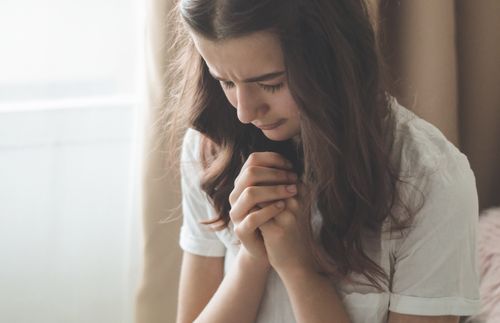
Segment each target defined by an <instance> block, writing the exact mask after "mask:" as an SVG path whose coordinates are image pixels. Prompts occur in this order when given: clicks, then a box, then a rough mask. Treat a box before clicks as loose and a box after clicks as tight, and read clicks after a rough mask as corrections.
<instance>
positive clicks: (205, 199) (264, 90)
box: [167, 0, 478, 323]
mask: <svg viewBox="0 0 500 323" xmlns="http://www.w3.org/2000/svg"><path fill="white" fill-rule="evenodd" d="M175 14H176V16H177V17H179V21H178V22H176V24H175V26H176V27H177V28H178V31H179V32H178V35H177V41H176V42H175V45H174V47H175V48H176V49H177V51H178V55H179V56H178V58H177V60H176V62H175V66H174V68H175V70H173V71H172V73H174V72H175V73H177V74H171V78H170V80H171V81H172V84H173V85H175V86H174V87H173V88H174V91H173V93H172V101H171V102H173V105H172V106H171V107H170V109H169V110H168V111H169V112H173V114H174V115H173V116H172V115H168V116H167V117H168V125H169V128H168V129H169V131H170V135H171V136H173V134H175V133H178V132H179V130H180V129H182V127H184V126H186V125H187V126H189V129H188V131H187V132H186V135H185V136H184V139H183V142H182V153H181V165H180V166H181V183H182V196H183V200H182V207H183V217H184V220H183V221H184V222H183V226H182V230H181V236H180V245H181V247H182V249H183V250H184V257H183V262H182V269H181V278H180V290H179V300H178V302H179V306H178V316H177V322H192V321H195V322H266V323H274V322H307V323H312V322H375V323H378V322H387V321H388V322H391V323H394V322H410V323H411V322H458V318H459V316H461V315H470V314H473V313H475V312H476V311H477V309H478V274H477V270H476V253H475V243H476V242H475V229H476V222H477V215H478V214H477V211H478V210H477V208H478V206H477V193H476V188H475V179H474V175H473V173H472V171H471V169H470V167H469V163H468V161H467V158H466V157H465V156H464V155H463V154H461V153H460V151H458V149H456V148H455V147H454V146H453V145H452V144H451V143H450V142H448V141H447V140H446V139H445V137H444V136H443V135H442V134H441V133H440V132H439V131H438V130H437V129H436V128H435V127H433V126H432V125H430V124H429V123H427V122H425V121H423V120H422V119H419V118H418V117H416V116H415V115H414V114H412V113H411V112H410V111H408V110H406V109H405V108H404V107H402V106H400V105H399V104H398V103H397V101H396V100H395V99H394V98H392V97H391V96H390V95H388V94H387V91H386V84H385V83H384V76H383V75H384V70H383V64H382V62H381V60H380V56H379V55H378V50H377V45H376V41H375V35H374V31H373V28H372V25H371V24H370V20H369V16H368V13H367V8H366V7H365V4H364V2H363V1H362V0H357V1H356V0H335V1H333V0H324V1H320V0H274V1H270V0H232V1H231V0H212V1H210V0H181V1H180V2H179V3H178V6H177V8H176V11H175ZM171 138H173V137H171ZM172 151H174V150H172Z"/></svg>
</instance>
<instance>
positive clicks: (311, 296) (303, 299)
mask: <svg viewBox="0 0 500 323" xmlns="http://www.w3.org/2000/svg"><path fill="white" fill-rule="evenodd" d="M280 277H281V279H282V280H283V283H284V285H285V287H286V290H287V292H288V297H289V298H290V302H291V304H292V308H293V313H294V315H295V319H296V320H297V322H298V323H303V322H307V323H316V322H321V323H327V322H328V323H347V322H350V320H349V316H348V315H347V312H346V311H345V309H344V305H343V304H342V301H341V300H340V298H339V296H338V294H337V291H336V290H335V288H334V287H333V286H332V284H331V282H330V281H329V280H328V279H327V278H325V277H323V276H321V275H319V274H317V273H315V272H306V271H295V272H290V273H286V274H280Z"/></svg>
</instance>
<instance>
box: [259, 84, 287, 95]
mask: <svg viewBox="0 0 500 323" xmlns="http://www.w3.org/2000/svg"><path fill="white" fill-rule="evenodd" d="M283 84H284V83H283V82H281V83H278V84H273V85H270V84H261V83H259V86H260V87H261V88H262V89H264V90H265V91H268V92H271V93H274V92H276V91H279V90H280V89H281V88H282V87H283Z"/></svg>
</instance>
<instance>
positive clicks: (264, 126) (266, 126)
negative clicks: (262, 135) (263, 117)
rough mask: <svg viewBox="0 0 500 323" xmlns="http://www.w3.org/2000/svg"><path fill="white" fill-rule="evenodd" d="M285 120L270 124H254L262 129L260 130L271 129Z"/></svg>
mask: <svg viewBox="0 0 500 323" xmlns="http://www.w3.org/2000/svg"><path fill="white" fill-rule="evenodd" d="M284 121H285V120H284V119H282V120H280V121H278V122H276V123H272V124H269V125H263V126H256V127H257V128H259V129H262V130H271V129H274V128H276V127H278V126H280V125H281V124H282V123H283V122H284Z"/></svg>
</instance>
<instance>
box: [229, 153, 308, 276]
mask: <svg viewBox="0 0 500 323" xmlns="http://www.w3.org/2000/svg"><path fill="white" fill-rule="evenodd" d="M297 185H298V183H297V175H296V174H295V173H294V172H293V168H292V164H291V163H290V162H289V161H287V160H286V159H285V158H283V157H282V156H281V155H280V154H278V153H274V152H256V153H252V154H251V155H250V156H249V158H248V159H247V161H246V162H245V164H244V165H243V167H242V168H241V171H240V173H239V175H238V177H237V178H236V180H235V184H234V189H233V191H232V192H231V194H230V195H229V202H230V204H231V211H230V212H229V216H230V218H231V221H232V222H233V224H234V232H235V234H236V236H237V237H238V239H239V240H240V242H241V244H242V246H241V247H242V248H245V249H246V252H248V253H249V254H250V255H251V256H252V257H253V258H255V260H257V261H261V262H266V263H267V262H268V263H269V264H270V265H271V266H272V267H273V268H274V269H275V270H276V271H277V272H278V273H281V272H287V271H289V270H297V269H309V268H312V267H313V265H312V259H311V255H310V252H309V251H308V248H307V245H306V240H305V237H304V235H303V233H302V232H303V230H302V228H301V227H300V221H299V217H301V216H303V215H302V214H301V211H300V210H301V208H300V199H299V195H300V194H298V191H300V188H301V186H300V185H298V186H299V187H297Z"/></svg>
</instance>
